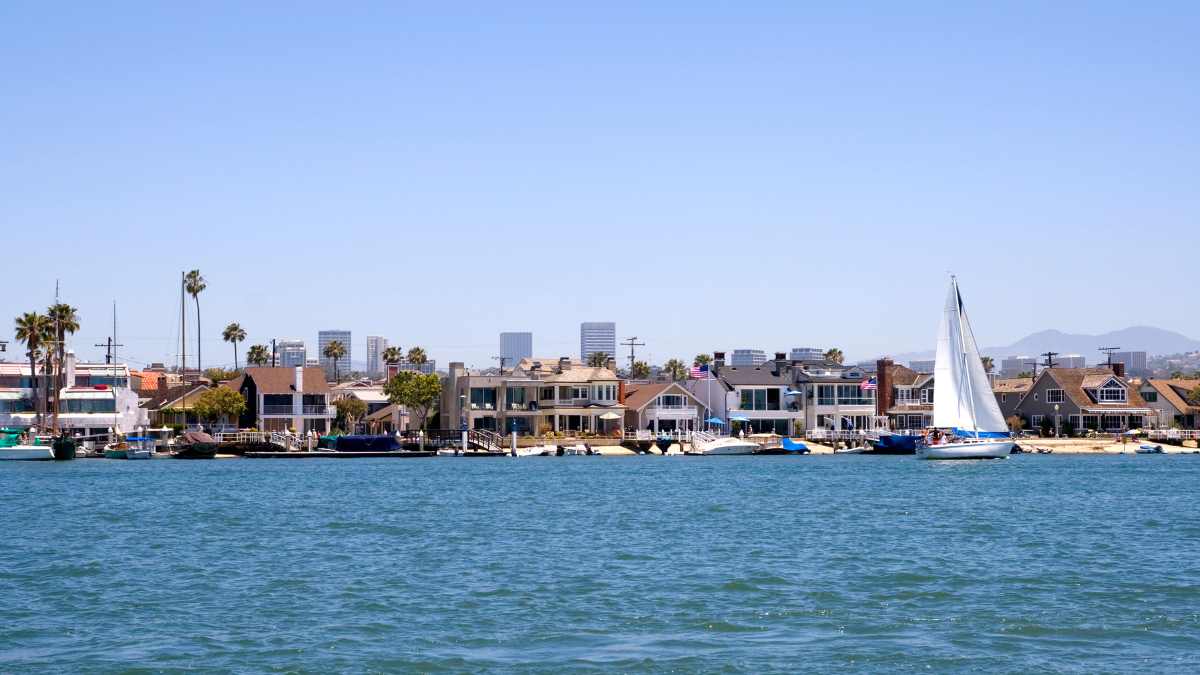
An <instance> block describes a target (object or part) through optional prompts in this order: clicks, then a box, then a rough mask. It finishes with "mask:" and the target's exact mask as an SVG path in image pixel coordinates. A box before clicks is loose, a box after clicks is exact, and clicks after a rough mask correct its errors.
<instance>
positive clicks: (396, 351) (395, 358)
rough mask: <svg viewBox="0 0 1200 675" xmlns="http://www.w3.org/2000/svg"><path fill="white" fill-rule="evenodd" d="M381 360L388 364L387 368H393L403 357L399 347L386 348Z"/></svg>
mask: <svg viewBox="0 0 1200 675" xmlns="http://www.w3.org/2000/svg"><path fill="white" fill-rule="evenodd" d="M382 358H383V362H384V363H386V364H388V365H389V366H394V365H396V364H397V363H400V360H401V359H403V358H404V355H403V354H401V353H400V348H399V347H388V348H387V349H385V350H383V356H382Z"/></svg>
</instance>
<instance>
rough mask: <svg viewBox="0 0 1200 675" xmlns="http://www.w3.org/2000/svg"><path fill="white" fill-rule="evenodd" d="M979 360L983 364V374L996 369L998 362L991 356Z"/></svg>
mask: <svg viewBox="0 0 1200 675" xmlns="http://www.w3.org/2000/svg"><path fill="white" fill-rule="evenodd" d="M979 360H980V362H982V363H983V372H985V373H990V372H992V369H993V368H995V367H996V362H995V361H993V360H992V357H990V356H981V357H979Z"/></svg>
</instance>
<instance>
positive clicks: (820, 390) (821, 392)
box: [817, 384, 837, 405]
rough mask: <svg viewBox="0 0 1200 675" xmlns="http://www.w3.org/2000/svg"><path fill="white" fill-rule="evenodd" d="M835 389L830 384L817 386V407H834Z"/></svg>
mask: <svg viewBox="0 0 1200 675" xmlns="http://www.w3.org/2000/svg"><path fill="white" fill-rule="evenodd" d="M835 391H837V389H836V387H834V386H833V385H832V384H820V385H817V405H835V404H836V403H837V399H835V398H834V392H835Z"/></svg>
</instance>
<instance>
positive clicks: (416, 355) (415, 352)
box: [408, 347, 429, 366]
mask: <svg viewBox="0 0 1200 675" xmlns="http://www.w3.org/2000/svg"><path fill="white" fill-rule="evenodd" d="M428 361H429V357H428V356H426V355H425V350H424V349H421V348H420V347H413V348H412V349H410V350H408V362H409V363H411V364H413V365H414V366H422V365H425V364H426V363H427V362H428Z"/></svg>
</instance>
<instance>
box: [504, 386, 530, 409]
mask: <svg viewBox="0 0 1200 675" xmlns="http://www.w3.org/2000/svg"><path fill="white" fill-rule="evenodd" d="M505 396H506V398H507V399H508V409H509V410H525V409H526V408H528V403H529V401H528V400H527V398H526V393H525V390H524V389H520V388H517V389H509V390H507V392H506V394H505Z"/></svg>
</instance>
